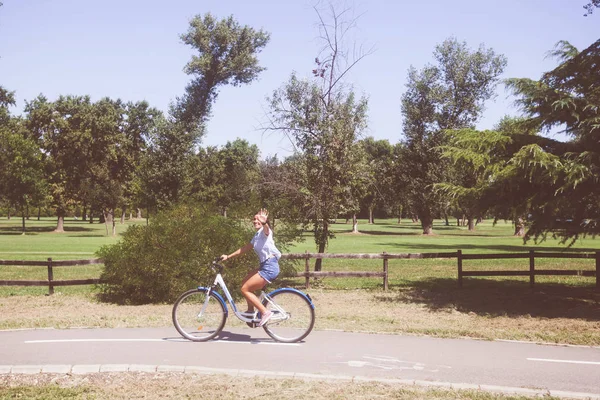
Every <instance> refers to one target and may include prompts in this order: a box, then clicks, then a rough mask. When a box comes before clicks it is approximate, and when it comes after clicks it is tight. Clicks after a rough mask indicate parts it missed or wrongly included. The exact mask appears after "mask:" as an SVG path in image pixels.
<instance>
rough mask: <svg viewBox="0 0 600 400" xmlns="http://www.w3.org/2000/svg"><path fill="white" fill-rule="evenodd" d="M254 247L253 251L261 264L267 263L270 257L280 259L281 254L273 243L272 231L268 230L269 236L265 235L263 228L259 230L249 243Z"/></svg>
mask: <svg viewBox="0 0 600 400" xmlns="http://www.w3.org/2000/svg"><path fill="white" fill-rule="evenodd" d="M250 243H251V244H252V246H253V247H254V251H255V252H256V254H257V255H258V259H259V260H260V262H261V263H263V262H265V261H267V260H268V259H269V258H271V257H276V258H277V259H278V260H279V258H280V257H281V252H280V251H279V250H277V247H275V242H274V241H273V229H269V236H267V235H265V233H264V227H263V228H260V229H259V230H258V232H256V234H255V235H254V237H253V238H252V240H251V241H250Z"/></svg>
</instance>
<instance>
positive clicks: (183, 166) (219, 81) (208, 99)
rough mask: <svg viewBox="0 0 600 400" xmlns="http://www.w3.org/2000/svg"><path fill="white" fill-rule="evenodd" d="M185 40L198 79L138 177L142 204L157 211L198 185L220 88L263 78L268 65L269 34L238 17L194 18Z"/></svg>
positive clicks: (155, 138) (158, 135)
mask: <svg viewBox="0 0 600 400" xmlns="http://www.w3.org/2000/svg"><path fill="white" fill-rule="evenodd" d="M181 40H182V41H183V43H184V44H186V45H189V46H191V47H192V48H194V49H196V50H197V51H198V54H197V55H194V56H192V59H191V60H190V61H189V62H188V63H187V64H186V66H185V68H184V71H185V73H186V74H188V75H193V76H194V78H193V79H192V81H191V82H190V83H189V84H188V85H187V86H186V88H185V94H184V95H183V96H182V97H181V98H177V99H176V101H175V103H174V104H171V106H170V108H169V115H168V117H167V118H166V120H165V121H161V122H160V123H158V124H157V126H156V129H155V130H154V132H153V133H152V135H151V137H150V144H149V147H148V151H147V153H146V154H145V155H144V158H143V161H142V164H143V169H142V176H141V178H142V179H140V181H139V182H140V191H141V193H142V196H141V197H142V198H143V203H144V204H145V205H146V206H147V207H149V208H153V209H156V210H160V209H163V208H167V207H169V206H172V205H173V204H175V203H177V202H179V201H180V200H182V199H183V198H184V197H185V195H186V192H187V190H188V189H189V188H190V187H192V186H193V185H194V183H193V181H194V179H195V177H194V176H191V175H190V171H191V170H193V168H194V165H195V164H197V162H198V160H197V159H194V153H195V151H196V147H197V146H198V144H199V143H200V140H201V138H202V136H203V135H204V133H205V126H204V124H205V122H206V121H207V120H208V118H209V117H210V114H211V108H212V104H213V103H214V102H215V100H216V99H217V96H218V89H219V87H221V86H223V85H233V86H240V85H242V84H249V83H251V82H253V81H254V80H255V79H256V78H257V77H258V75H259V74H260V72H262V71H263V70H264V69H265V68H263V67H261V66H260V65H259V63H258V58H257V54H258V53H260V51H262V49H263V48H264V47H265V46H266V44H267V43H268V41H269V34H268V33H266V32H264V31H262V30H259V31H256V30H255V29H253V28H251V27H248V26H241V25H240V24H239V23H238V22H237V21H235V20H234V18H233V16H230V17H228V18H225V19H222V20H216V19H215V18H214V17H213V16H212V15H211V14H210V13H207V14H205V15H204V16H200V15H197V16H195V17H194V18H193V19H192V20H191V21H190V24H189V29H188V31H187V32H186V33H185V34H183V35H181ZM196 183H198V180H197V179H196Z"/></svg>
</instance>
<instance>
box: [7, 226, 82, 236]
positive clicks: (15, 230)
mask: <svg viewBox="0 0 600 400" xmlns="http://www.w3.org/2000/svg"><path fill="white" fill-rule="evenodd" d="M55 229H56V226H54V225H53V226H32V227H28V226H25V234H37V233H49V232H54V230H55ZM64 229H65V232H91V231H93V229H90V228H84V227H81V226H65V227H64ZM22 233H23V228H22V227H21V226H4V227H1V228H0V235H20V234H22Z"/></svg>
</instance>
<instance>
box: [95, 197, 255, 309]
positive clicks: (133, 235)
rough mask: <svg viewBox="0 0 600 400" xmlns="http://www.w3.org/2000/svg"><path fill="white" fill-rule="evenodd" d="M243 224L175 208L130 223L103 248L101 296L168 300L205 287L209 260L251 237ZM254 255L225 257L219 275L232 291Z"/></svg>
mask: <svg viewBox="0 0 600 400" xmlns="http://www.w3.org/2000/svg"><path fill="white" fill-rule="evenodd" d="M252 235H253V230H252V229H251V227H250V225H249V224H248V223H244V222H241V221H238V220H234V219H231V218H224V217H221V216H217V215H214V214H212V213H209V212H207V211H205V210H202V209H197V208H192V207H189V206H178V207H176V208H174V209H173V210H170V211H168V212H164V213H162V214H159V215H157V216H156V217H155V218H153V219H152V220H151V222H150V224H149V225H146V226H142V225H134V226H130V227H129V228H128V229H127V231H126V232H125V233H124V235H123V239H122V240H121V241H120V242H118V243H117V244H114V245H111V246H104V247H102V248H101V249H100V251H99V254H98V255H99V257H101V258H103V259H104V265H105V269H104V271H103V273H102V275H101V279H102V280H103V284H102V285H101V298H102V299H103V300H105V301H110V302H116V303H120V304H147V303H164V302H173V301H174V300H175V299H176V298H177V297H178V296H179V295H180V294H181V293H183V292H184V291H185V290H188V289H191V288H193V287H196V286H199V285H201V286H207V285H211V284H212V281H213V279H214V272H212V270H211V269H210V268H209V264H210V263H211V261H212V260H213V259H214V258H216V257H218V256H220V255H221V254H229V253H231V252H233V251H234V250H236V249H238V248H239V247H241V246H242V245H244V244H245V243H248V242H249V241H250V239H251V238H252ZM257 263H258V258H257V257H256V255H254V253H253V252H249V253H247V254H245V255H244V256H240V257H236V258H234V259H231V260H228V261H227V262H226V263H225V265H226V266H227V267H230V268H227V269H226V270H225V271H224V278H225V281H226V282H227V286H228V287H229V289H230V292H231V293H232V295H236V294H239V287H240V285H241V281H242V279H243V278H244V276H246V274H247V272H248V270H249V269H250V268H256V267H257Z"/></svg>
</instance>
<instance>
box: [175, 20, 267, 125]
mask: <svg viewBox="0 0 600 400" xmlns="http://www.w3.org/2000/svg"><path fill="white" fill-rule="evenodd" d="M269 38H270V36H269V34H268V33H267V32H264V31H263V30H258V31H257V30H255V29H253V28H251V27H249V26H247V25H245V26H241V25H240V24H239V23H238V22H237V21H236V20H235V19H234V18H233V16H230V17H228V18H224V19H222V20H217V19H215V17H213V16H212V15H211V14H210V13H207V14H205V15H204V16H201V15H197V16H195V17H194V18H193V19H192V20H191V21H190V27H189V29H188V31H187V32H186V33H184V34H183V35H181V40H182V41H183V43H185V44H187V45H189V46H191V47H193V48H194V49H196V50H197V51H198V55H194V56H193V57H192V59H191V60H190V62H189V63H188V64H187V65H186V66H185V68H184V71H185V73H186V74H188V75H193V76H194V79H193V80H192V81H191V82H190V83H189V84H188V86H187V87H186V89H185V92H186V93H185V95H184V96H183V97H181V98H178V99H177V104H176V107H174V110H173V111H174V112H173V114H174V117H175V119H176V120H177V121H179V122H181V123H184V124H185V125H186V129H187V130H188V131H196V133H197V134H202V133H203V132H204V122H205V121H206V120H207V119H208V118H209V117H210V113H211V108H212V104H213V103H214V102H215V100H216V98H217V95H218V89H219V87H220V86H223V85H233V86H239V85H242V84H249V83H251V82H252V81H254V80H255V79H256V78H257V77H258V75H259V74H260V72H262V71H263V70H264V69H265V68H263V67H261V66H260V65H259V62H258V57H257V54H258V53H260V51H262V49H263V48H264V47H265V46H266V45H267V43H268V42H269Z"/></svg>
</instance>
